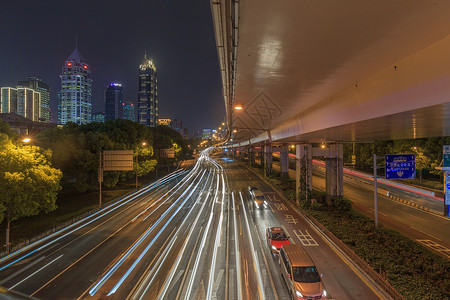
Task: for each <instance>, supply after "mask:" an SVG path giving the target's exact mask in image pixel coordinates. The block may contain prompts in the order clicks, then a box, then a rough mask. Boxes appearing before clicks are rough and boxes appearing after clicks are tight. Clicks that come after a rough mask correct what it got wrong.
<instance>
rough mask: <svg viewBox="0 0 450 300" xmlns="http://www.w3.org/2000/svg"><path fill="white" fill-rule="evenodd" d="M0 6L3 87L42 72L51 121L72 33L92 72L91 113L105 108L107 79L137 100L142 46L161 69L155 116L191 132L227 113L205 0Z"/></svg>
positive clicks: (41, 1) (44, 1)
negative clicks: (175, 120)
mask: <svg viewBox="0 0 450 300" xmlns="http://www.w3.org/2000/svg"><path fill="white" fill-rule="evenodd" d="M1 11H2V13H1V16H0V39H1V40H0V45H1V47H0V86H2V87H3V86H16V85H17V82H18V81H19V80H25V79H26V77H27V76H38V77H41V78H42V79H43V81H44V82H46V83H47V84H49V85H50V88H51V92H50V97H51V99H50V103H51V108H52V114H53V118H54V119H56V117H57V93H58V91H59V90H60V88H61V81H60V78H59V75H60V74H61V68H62V66H63V64H64V61H65V59H66V58H67V57H68V56H69V55H70V54H71V53H72V51H73V50H74V49H75V37H76V36H78V50H79V51H80V52H81V54H82V55H83V56H84V58H85V59H86V61H87V63H88V64H89V67H90V69H91V72H92V73H91V74H92V79H93V86H92V104H93V110H94V111H104V96H103V93H104V90H105V88H106V86H107V85H108V84H109V83H111V82H118V83H122V85H123V87H124V99H125V100H128V101H132V102H133V103H135V105H137V93H138V67H139V64H140V62H141V61H142V59H143V57H144V53H145V51H147V56H148V57H150V58H152V59H153V62H154V63H155V65H156V68H157V71H158V96H159V117H160V118H166V117H168V118H178V119H180V120H182V121H183V127H185V128H188V129H189V132H193V131H194V130H201V129H203V128H211V127H215V126H218V125H219V123H220V122H222V120H223V118H224V115H225V109H224V102H223V98H222V90H221V83H220V73H219V65H218V58H217V50H216V46H215V40H214V31H213V25H212V18H211V8H210V3H209V0H189V1H186V0H145V1H144V0H143V1H136V0H131V1H130V0H129V1H118V0H109V1H106V0H88V1H85V0H81V1H67V0H57V1H55V0H11V1H2V9H1Z"/></svg>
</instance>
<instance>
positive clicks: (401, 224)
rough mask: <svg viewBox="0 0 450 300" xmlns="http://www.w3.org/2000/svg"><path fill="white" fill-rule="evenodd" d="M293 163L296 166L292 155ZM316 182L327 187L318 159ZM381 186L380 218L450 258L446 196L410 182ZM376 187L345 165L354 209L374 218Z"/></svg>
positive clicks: (347, 191)
mask: <svg viewBox="0 0 450 300" xmlns="http://www.w3.org/2000/svg"><path fill="white" fill-rule="evenodd" d="M290 164H291V165H292V166H295V161H294V160H293V159H292V157H291V161H290ZM273 167H274V169H276V170H279V169H280V163H279V162H274V164H273ZM289 176H290V177H291V178H295V170H294V169H290V170H289ZM313 186H314V188H315V189H317V190H320V191H325V168H324V163H323V162H321V161H314V164H313ZM378 187H379V189H380V190H382V191H383V193H384V194H380V193H379V194H378V219H379V222H380V223H381V224H383V225H384V226H386V227H389V228H392V229H395V230H397V231H399V232H401V233H402V234H404V235H406V236H408V237H409V238H411V239H413V240H415V241H416V242H418V243H420V244H422V245H423V246H425V247H427V248H429V249H430V250H432V251H435V252H436V253H438V254H440V255H441V256H444V257H446V258H450V235H449V234H448V228H450V218H448V217H445V216H443V214H442V210H443V202H442V199H439V198H437V197H433V196H430V195H426V194H424V193H422V192H420V191H417V190H415V189H414V188H408V187H407V186H405V188H401V187H399V185H397V184H395V183H389V182H388V181H387V180H385V181H384V182H378ZM380 190H379V192H380ZM373 191H374V186H373V177H372V176H370V175H367V174H363V173H360V172H354V171H351V170H349V169H344V196H345V197H346V198H348V199H349V200H351V201H352V206H353V208H354V209H356V210H358V211H360V212H362V213H364V214H365V215H367V216H368V217H371V218H374V215H375V211H374V196H373V193H374V192H373ZM387 191H389V192H390V195H391V196H390V197H388V196H387V195H386V192H387ZM392 196H393V197H392ZM422 208H426V209H425V210H424V209H422Z"/></svg>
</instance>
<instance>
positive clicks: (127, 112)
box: [122, 101, 136, 122]
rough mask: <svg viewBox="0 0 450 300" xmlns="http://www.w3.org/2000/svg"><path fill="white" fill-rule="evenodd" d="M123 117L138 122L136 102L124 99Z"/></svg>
mask: <svg viewBox="0 0 450 300" xmlns="http://www.w3.org/2000/svg"><path fill="white" fill-rule="evenodd" d="M122 114H123V116H122V118H123V119H125V120H130V121H133V122H136V115H135V111H134V104H133V103H132V102H130V101H123V105H122Z"/></svg>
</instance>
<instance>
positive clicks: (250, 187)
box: [248, 186, 258, 196]
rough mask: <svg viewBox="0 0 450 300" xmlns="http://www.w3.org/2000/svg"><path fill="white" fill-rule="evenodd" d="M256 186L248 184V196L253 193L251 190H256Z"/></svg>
mask: <svg viewBox="0 0 450 300" xmlns="http://www.w3.org/2000/svg"><path fill="white" fill-rule="evenodd" d="M257 190H258V188H257V187H256V186H248V192H249V193H250V196H251V195H252V194H253V191H257Z"/></svg>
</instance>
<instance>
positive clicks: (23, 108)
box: [1, 87, 41, 122]
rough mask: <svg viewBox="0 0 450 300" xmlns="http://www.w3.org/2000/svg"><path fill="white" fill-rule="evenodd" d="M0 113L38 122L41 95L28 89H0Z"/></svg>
mask: <svg viewBox="0 0 450 300" xmlns="http://www.w3.org/2000/svg"><path fill="white" fill-rule="evenodd" d="M1 101H2V103H1V112H2V113H15V114H18V115H19V116H22V117H24V118H27V119H30V120H33V121H36V122H37V121H39V118H40V116H41V115H40V113H41V93H39V92H36V91H35V90H33V89H29V88H22V87H19V88H11V87H4V88H1Z"/></svg>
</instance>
